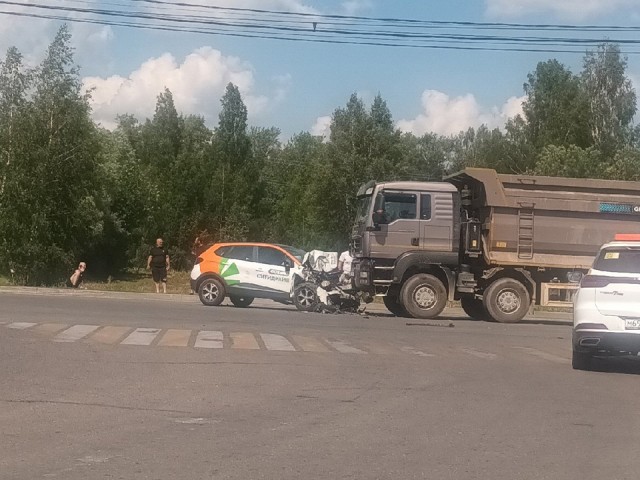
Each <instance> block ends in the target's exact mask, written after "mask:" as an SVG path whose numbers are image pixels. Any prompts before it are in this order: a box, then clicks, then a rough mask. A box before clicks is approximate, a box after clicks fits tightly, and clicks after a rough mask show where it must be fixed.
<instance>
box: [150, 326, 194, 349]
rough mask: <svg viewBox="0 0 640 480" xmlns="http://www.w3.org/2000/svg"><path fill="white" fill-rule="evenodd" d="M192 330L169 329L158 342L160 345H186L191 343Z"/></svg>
mask: <svg viewBox="0 0 640 480" xmlns="http://www.w3.org/2000/svg"><path fill="white" fill-rule="evenodd" d="M190 338H191V330H173V329H170V330H167V332H166V333H165V334H164V335H163V337H162V338H161V339H160V341H159V342H158V346H160V347H186V346H187V345H189V339H190Z"/></svg>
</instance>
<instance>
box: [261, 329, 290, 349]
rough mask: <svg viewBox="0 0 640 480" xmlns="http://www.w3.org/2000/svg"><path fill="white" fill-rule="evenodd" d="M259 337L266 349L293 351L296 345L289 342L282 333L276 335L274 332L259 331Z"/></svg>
mask: <svg viewBox="0 0 640 480" xmlns="http://www.w3.org/2000/svg"><path fill="white" fill-rule="evenodd" d="M260 337H261V338H262V341H263V342H264V346H265V347H267V350H278V351H280V352H295V351H296V347H294V346H293V345H291V342H289V340H287V339H286V338H284V337H283V336H282V335H276V334H274V333H261V334H260Z"/></svg>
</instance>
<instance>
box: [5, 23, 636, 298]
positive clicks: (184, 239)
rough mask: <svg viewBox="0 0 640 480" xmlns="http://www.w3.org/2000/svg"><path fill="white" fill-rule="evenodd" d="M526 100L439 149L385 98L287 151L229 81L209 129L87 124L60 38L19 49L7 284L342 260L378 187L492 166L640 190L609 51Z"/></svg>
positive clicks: (11, 99)
mask: <svg viewBox="0 0 640 480" xmlns="http://www.w3.org/2000/svg"><path fill="white" fill-rule="evenodd" d="M524 89H525V93H526V94H527V100H526V102H525V104H524V115H523V116H518V117H516V118H513V119H510V120H509V121H508V122H507V124H506V125H505V126H504V128H493V129H491V128H488V127H487V126H481V127H479V128H471V129H468V130H467V131H464V132H460V133H459V134H458V135H453V136H448V137H444V136H441V135H437V134H434V133H427V134H425V135H423V136H421V137H417V136H415V135H413V134H410V133H401V132H400V131H399V130H398V129H397V128H396V127H395V122H394V120H393V116H392V114H391V112H390V110H389V108H388V106H387V104H386V102H385V101H384V99H383V98H382V96H381V95H377V96H376V97H375V99H374V100H373V102H372V104H371V105H366V104H365V102H364V101H363V100H362V99H360V98H359V97H358V96H357V95H356V94H353V95H351V97H350V98H349V99H348V100H347V102H346V104H345V105H344V106H342V107H339V108H336V109H335V111H334V112H333V115H332V122H331V129H330V136H329V138H322V137H314V136H312V135H311V134H310V133H308V132H302V133H299V134H298V135H295V136H293V137H292V138H291V139H289V140H288V141H286V142H284V144H282V143H281V142H282V139H281V136H280V131H279V130H278V129H277V128H255V127H250V125H249V123H248V117H247V108H246V106H245V104H244V101H243V99H242V95H241V93H240V91H239V89H238V87H237V86H235V85H233V84H229V85H228V86H227V88H226V92H225V94H224V96H223V98H222V99H221V106H222V109H221V112H220V115H219V119H218V123H217V125H216V127H215V128H214V129H213V130H212V129H210V128H209V127H208V126H207V125H206V123H205V121H204V119H203V118H201V117H197V116H183V115H182V114H181V113H180V112H179V111H178V110H177V108H176V105H175V102H174V99H173V94H172V93H171V91H169V90H168V89H164V91H162V92H159V95H158V97H157V102H156V108H155V113H154V115H153V118H151V119H146V120H144V121H142V122H139V121H138V120H137V119H136V118H135V117H133V116H132V115H127V114H126V112H122V113H123V114H122V115H120V116H119V117H118V119H117V120H118V127H117V128H116V129H115V130H114V131H107V130H102V129H98V128H96V126H95V125H94V123H93V122H92V120H91V118H90V113H91V112H90V108H89V103H88V100H89V97H88V95H87V94H85V93H84V92H83V91H82V85H81V81H80V77H79V74H78V67H77V66H76V65H75V63H74V60H73V51H72V49H71V47H70V37H69V33H68V30H67V29H66V27H63V28H62V29H61V30H60V31H59V32H58V34H57V35H56V37H55V39H54V40H53V42H52V43H51V45H50V47H49V48H48V50H47V54H46V56H45V59H44V60H43V62H42V63H41V64H40V65H39V66H38V67H37V68H35V69H29V68H27V67H25V66H24V65H23V62H22V56H21V55H20V53H19V52H18V51H17V50H16V49H15V48H12V49H9V50H8V51H7V54H6V56H5V58H4V60H3V61H2V62H0V275H2V276H4V277H5V278H11V279H12V281H14V282H16V283H23V284H34V285H35V284H45V283H46V284H52V283H58V282H60V281H62V280H64V278H65V277H66V275H68V274H69V272H70V271H71V268H72V267H73V265H74V264H75V263H77V262H78V261H80V260H85V261H87V262H88V263H89V274H90V275H91V274H92V275H93V276H94V277H102V278H106V277H107V276H108V275H116V274H117V273H118V272H122V271H127V270H130V269H136V268H139V267H141V266H144V262H145V258H146V256H147V254H148V249H149V246H150V245H151V244H152V243H153V242H154V241H155V239H156V238H157V237H159V236H162V237H163V238H164V239H165V242H166V244H167V245H168V248H169V252H170V254H171V256H172V264H173V266H174V267H176V268H178V269H187V268H189V267H190V265H191V264H192V261H193V259H194V240H195V239H196V237H198V238H200V239H206V241H205V243H211V242H215V241H222V240H233V241H240V240H252V241H270V242H278V243H285V244H291V245H296V246H299V247H302V248H306V249H312V248H321V249H332V250H339V249H343V248H345V247H346V246H347V242H348V239H349V234H350V229H351V224H352V220H353V217H354V212H355V208H356V204H355V195H354V194H355V192H356V191H357V189H358V187H359V186H360V185H361V184H362V183H364V182H367V181H369V180H372V179H373V180H377V181H393V180H419V181H438V180H440V179H441V178H442V177H443V176H444V175H446V174H449V173H452V172H455V171H458V170H461V169H464V168H465V167H487V168H494V169H496V170H498V171H499V172H505V173H532V174H539V175H562V176H573V177H593V178H611V179H624V180H636V181H637V180H640V174H639V173H638V172H640V127H634V125H633V116H634V114H635V112H636V95H635V92H634V90H633V88H632V86H631V82H630V81H629V79H628V77H627V75H626V60H625V59H624V58H623V57H622V56H621V55H620V51H619V49H618V47H617V46H615V45H610V44H604V45H602V46H601V47H599V48H598V49H597V50H596V51H595V52H589V53H587V55H586V56H585V60H584V69H583V71H582V73H581V74H580V75H575V74H573V73H572V72H571V71H570V70H569V69H568V68H567V67H566V66H564V65H562V64H561V63H559V62H558V61H556V60H549V61H547V62H541V63H540V64H538V65H537V67H536V69H535V70H534V71H533V72H532V73H531V74H530V75H529V76H528V78H527V82H526V84H525V85H524ZM11 270H13V271H14V273H13V274H11V273H10V272H11Z"/></svg>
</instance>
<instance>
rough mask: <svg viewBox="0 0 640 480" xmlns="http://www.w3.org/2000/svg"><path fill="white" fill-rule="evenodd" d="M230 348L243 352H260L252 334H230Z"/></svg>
mask: <svg viewBox="0 0 640 480" xmlns="http://www.w3.org/2000/svg"><path fill="white" fill-rule="evenodd" d="M229 336H230V337H231V348H241V349H243V350H260V345H258V342H257V341H256V337H254V336H253V333H239V332H235V333H231V335H229Z"/></svg>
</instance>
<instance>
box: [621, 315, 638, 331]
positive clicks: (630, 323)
mask: <svg viewBox="0 0 640 480" xmlns="http://www.w3.org/2000/svg"><path fill="white" fill-rule="evenodd" d="M624 328H625V330H640V318H627V319H625V321H624Z"/></svg>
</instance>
